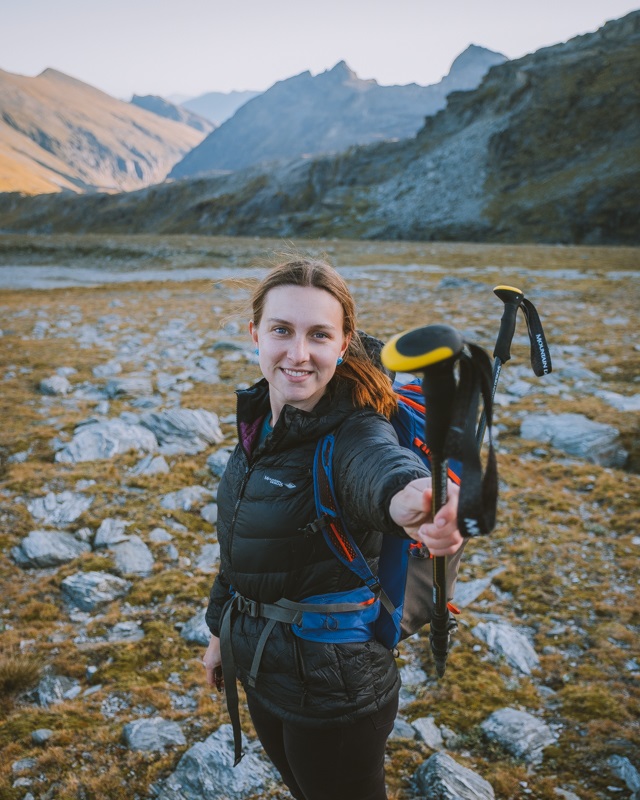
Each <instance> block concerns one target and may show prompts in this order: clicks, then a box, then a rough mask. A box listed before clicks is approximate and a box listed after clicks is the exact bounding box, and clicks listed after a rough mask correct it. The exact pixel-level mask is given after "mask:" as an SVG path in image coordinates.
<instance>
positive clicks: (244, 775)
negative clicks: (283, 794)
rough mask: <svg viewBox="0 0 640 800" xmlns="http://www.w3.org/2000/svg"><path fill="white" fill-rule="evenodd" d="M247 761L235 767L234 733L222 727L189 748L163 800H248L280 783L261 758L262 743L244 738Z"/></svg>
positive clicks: (165, 786)
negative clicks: (268, 785) (247, 799)
mask: <svg viewBox="0 0 640 800" xmlns="http://www.w3.org/2000/svg"><path fill="white" fill-rule="evenodd" d="M242 749H243V751H244V753H245V755H244V758H243V759H242V761H241V762H240V763H239V764H238V766H237V767H234V766H233V762H234V749H233V731H232V728H231V725H228V724H227V725H221V726H220V727H219V728H218V730H217V731H215V732H214V733H212V734H211V736H209V737H208V738H207V739H205V741H204V742H197V743H196V744H195V745H193V747H191V748H189V750H187V752H186V753H185V754H184V755H183V756H182V758H181V759H180V761H179V762H178V766H177V768H176V771H175V772H174V773H173V774H172V775H170V776H169V778H168V779H167V780H166V781H165V782H164V783H163V784H162V787H161V789H160V792H159V793H158V794H159V796H160V797H161V798H162V800H219V798H221V797H224V798H225V799H226V800H244V798H246V797H249V796H250V795H254V794H258V795H260V796H264V794H265V792H266V789H267V787H266V786H265V784H266V783H267V782H270V781H273V780H275V779H276V773H275V770H274V769H273V767H272V766H271V765H270V764H269V763H267V762H266V760H264V759H263V758H261V756H260V754H259V753H260V743H259V742H251V743H249V741H248V740H247V738H246V737H245V736H244V734H243V735H242Z"/></svg>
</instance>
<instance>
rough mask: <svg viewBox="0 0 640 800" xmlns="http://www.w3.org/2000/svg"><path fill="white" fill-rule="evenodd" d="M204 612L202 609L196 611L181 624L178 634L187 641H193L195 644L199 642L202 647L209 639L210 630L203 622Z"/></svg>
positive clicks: (205, 645) (206, 644)
mask: <svg viewBox="0 0 640 800" xmlns="http://www.w3.org/2000/svg"><path fill="white" fill-rule="evenodd" d="M205 613H206V611H205V610H204V609H203V610H202V611H198V613H197V614H194V615H193V616H192V617H191V618H190V619H188V620H187V621H186V622H185V624H184V625H183V626H182V630H181V631H180V636H182V638H183V639H185V640H186V641H187V642H195V643H196V644H201V645H202V646H203V647H207V646H208V644H209V640H210V639H211V631H210V630H209V628H208V627H207V623H206V622H205V619H204V617H205Z"/></svg>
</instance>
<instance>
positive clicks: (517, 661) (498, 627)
mask: <svg viewBox="0 0 640 800" xmlns="http://www.w3.org/2000/svg"><path fill="white" fill-rule="evenodd" d="M472 633H473V635H474V636H475V637H476V638H477V639H480V640H481V641H483V642H485V643H486V644H487V645H488V646H489V647H490V648H491V650H494V651H496V652H498V653H501V654H502V655H503V656H504V657H505V658H506V659H507V661H508V662H509V664H511V666H512V667H515V668H516V669H517V670H520V672H522V673H523V674H524V675H531V670H532V669H536V668H537V667H539V666H540V659H539V658H538V654H537V653H536V651H535V650H534V649H533V647H532V646H531V643H530V642H529V640H528V639H527V637H526V636H524V635H523V634H522V633H520V632H519V631H518V630H517V629H516V628H514V627H513V625H509V623H507V622H480V623H479V624H478V625H476V626H475V628H474V629H473V631H472Z"/></svg>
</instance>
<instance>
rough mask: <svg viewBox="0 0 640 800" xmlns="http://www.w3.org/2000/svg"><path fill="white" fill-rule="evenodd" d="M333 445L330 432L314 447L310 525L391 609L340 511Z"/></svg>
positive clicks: (345, 564)
mask: <svg viewBox="0 0 640 800" xmlns="http://www.w3.org/2000/svg"><path fill="white" fill-rule="evenodd" d="M334 446H335V437H334V435H333V434H328V435H326V436H324V437H323V438H322V439H320V441H319V442H318V445H317V447H316V452H315V456H314V460H313V488H314V494H315V502H316V513H317V514H318V519H317V520H316V521H315V522H314V523H312V527H314V528H315V529H320V530H321V531H322V535H323V536H324V539H325V541H326V543H327V545H328V547H329V549H330V550H331V552H332V553H333V554H334V556H335V557H336V558H337V559H338V560H339V561H340V563H342V564H343V565H344V566H345V567H347V569H350V570H351V572H353V573H355V574H356V575H357V576H358V577H359V578H360V579H361V580H362V581H363V583H364V584H365V585H366V586H368V587H369V589H371V591H372V592H373V593H374V594H375V595H377V596H379V597H380V601H381V602H382V604H383V606H384V607H385V608H386V609H387V610H388V611H390V613H391V612H392V611H393V609H394V606H393V604H392V602H391V601H390V600H389V598H388V597H387V595H386V594H385V592H384V591H383V589H382V587H381V586H380V583H379V581H378V578H377V576H376V575H374V574H373V572H372V571H371V568H370V567H369V565H368V564H367V560H366V558H365V557H364V556H363V555H362V552H361V551H360V548H359V547H358V545H357V544H356V542H355V540H354V538H353V537H352V536H351V534H350V533H349V530H348V528H347V526H346V523H345V521H344V517H343V516H342V513H341V511H340V507H339V505H338V500H337V498H336V493H335V487H334V482H333V450H334Z"/></svg>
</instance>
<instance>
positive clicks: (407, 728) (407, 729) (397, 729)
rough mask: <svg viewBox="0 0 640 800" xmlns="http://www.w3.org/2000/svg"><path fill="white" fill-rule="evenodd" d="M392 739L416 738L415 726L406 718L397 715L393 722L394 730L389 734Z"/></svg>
mask: <svg viewBox="0 0 640 800" xmlns="http://www.w3.org/2000/svg"><path fill="white" fill-rule="evenodd" d="M389 738H390V739H415V738H416V731H415V728H414V727H413V726H412V725H410V724H409V723H408V722H407V720H406V719H403V718H402V717H396V719H395V722H394V723H393V730H392V731H391V734H390V736H389Z"/></svg>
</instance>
